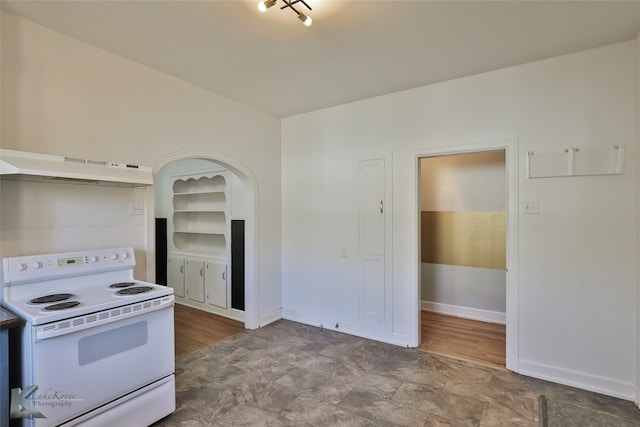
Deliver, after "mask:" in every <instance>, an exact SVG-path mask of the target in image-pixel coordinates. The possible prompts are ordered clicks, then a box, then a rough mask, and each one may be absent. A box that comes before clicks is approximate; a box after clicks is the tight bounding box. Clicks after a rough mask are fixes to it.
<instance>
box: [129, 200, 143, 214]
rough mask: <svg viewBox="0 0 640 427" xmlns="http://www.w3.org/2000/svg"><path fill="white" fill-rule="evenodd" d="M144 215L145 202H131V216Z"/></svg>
mask: <svg viewBox="0 0 640 427" xmlns="http://www.w3.org/2000/svg"><path fill="white" fill-rule="evenodd" d="M142 214H144V202H129V215H142Z"/></svg>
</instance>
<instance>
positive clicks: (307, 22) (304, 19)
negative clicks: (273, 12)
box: [258, 0, 313, 27]
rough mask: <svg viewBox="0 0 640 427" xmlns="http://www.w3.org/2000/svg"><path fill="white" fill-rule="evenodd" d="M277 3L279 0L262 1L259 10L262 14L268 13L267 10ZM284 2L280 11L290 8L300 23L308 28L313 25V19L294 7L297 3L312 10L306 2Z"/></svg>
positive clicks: (303, 0) (284, 0) (295, 0)
mask: <svg viewBox="0 0 640 427" xmlns="http://www.w3.org/2000/svg"><path fill="white" fill-rule="evenodd" d="M277 1H278V0H262V1H260V2H258V10H259V11H260V12H266V11H267V9H269V8H270V7H271V6H273V5H275V4H276V2H277ZM282 2H283V3H284V6H282V7H281V8H280V10H282V9H287V8H290V9H291V10H293V11H294V12H295V13H296V14H297V15H298V19H299V20H300V21H302V23H303V24H304V25H305V26H306V27H309V26H311V23H312V22H313V20H312V19H311V17H310V16H307V15H305V14H304V13H302V12H300V11H298V10H297V9H296V8H295V7H293V5H295V4H296V3H302V4H303V5H304V6H305V7H306V8H307V9H309V10H311V6H309V5H308V4H307V3H306V2H305V0H282Z"/></svg>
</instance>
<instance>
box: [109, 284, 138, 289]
mask: <svg viewBox="0 0 640 427" xmlns="http://www.w3.org/2000/svg"><path fill="white" fill-rule="evenodd" d="M135 284H136V283H135V282H120V283H114V284H113V285H109V287H110V288H111V289H118V288H128V287H130V286H134V285H135Z"/></svg>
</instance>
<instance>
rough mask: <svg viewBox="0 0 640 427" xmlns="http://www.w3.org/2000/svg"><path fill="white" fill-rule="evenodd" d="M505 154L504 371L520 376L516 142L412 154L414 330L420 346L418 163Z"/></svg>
mask: <svg viewBox="0 0 640 427" xmlns="http://www.w3.org/2000/svg"><path fill="white" fill-rule="evenodd" d="M497 150H504V151H505V174H506V187H507V194H506V197H507V203H506V205H507V207H506V209H507V231H506V258H507V259H506V266H507V267H506V271H505V274H506V331H507V334H506V355H505V356H506V368H507V369H509V370H511V371H514V372H519V367H518V360H519V345H518V342H519V341H518V331H519V325H518V308H519V306H518V299H519V285H518V264H519V263H518V215H519V199H518V180H519V172H518V171H519V161H518V138H515V137H514V138H507V139H499V140H491V141H486V142H476V143H469V144H461V145H455V146H447V147H434V148H423V149H417V150H413V152H412V154H413V168H412V171H413V174H414V177H413V180H412V182H413V184H414V186H415V188H414V191H413V195H414V197H413V198H412V201H413V213H414V215H416V218H415V223H414V227H415V233H414V234H413V235H414V236H415V240H416V244H415V247H414V248H413V249H414V251H415V257H414V260H415V270H414V271H415V273H416V275H417V276H416V277H417V280H416V287H417V289H416V295H417V319H416V321H417V328H416V330H415V333H416V336H417V340H416V342H418V343H420V339H421V328H420V322H421V319H420V310H421V307H420V304H421V301H422V295H421V274H422V273H421V254H420V239H419V236H420V235H421V234H420V233H421V230H420V227H421V224H420V215H419V211H420V159H421V158H424V157H437V156H445V155H449V154H468V153H477V152H482V151H497Z"/></svg>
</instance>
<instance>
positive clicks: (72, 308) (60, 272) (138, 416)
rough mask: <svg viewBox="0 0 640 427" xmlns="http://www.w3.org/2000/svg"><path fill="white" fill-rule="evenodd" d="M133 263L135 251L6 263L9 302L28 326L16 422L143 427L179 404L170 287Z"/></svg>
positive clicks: (6, 300) (14, 259)
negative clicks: (136, 272)
mask: <svg viewBox="0 0 640 427" xmlns="http://www.w3.org/2000/svg"><path fill="white" fill-rule="evenodd" d="M135 264H136V263H135V256H134V252H133V249H132V248H130V247H123V248H115V249H99V250H90V251H82V252H69V253H58V254H43V255H31V256H21V257H12V258H4V259H3V275H4V277H3V284H4V286H3V287H4V291H3V297H4V301H3V305H4V306H5V307H7V308H8V309H10V310H11V311H13V312H14V313H15V314H16V315H18V316H20V317H21V318H22V319H24V320H25V322H26V325H25V327H24V330H23V333H22V349H21V350H22V363H23V366H22V375H21V377H22V378H21V381H20V387H19V388H17V390H16V389H14V390H13V391H12V392H13V394H14V395H16V396H15V397H16V398H17V400H19V401H20V400H21V401H22V403H24V404H22V405H12V406H11V414H10V416H11V417H12V418H20V419H21V420H22V422H23V425H27V426H37V427H45V426H58V425H65V426H71V425H90V426H102V425H104V426H113V425H127V426H146V425H149V424H151V423H153V422H155V421H157V420H158V419H160V418H162V417H164V416H166V415H168V414H170V413H171V412H173V411H174V410H175V379H174V335H173V305H174V297H173V289H172V288H170V287H166V286H161V285H157V284H153V283H147V282H144V281H140V280H136V279H134V277H133V269H134V267H135ZM34 388H35V389H34Z"/></svg>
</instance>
